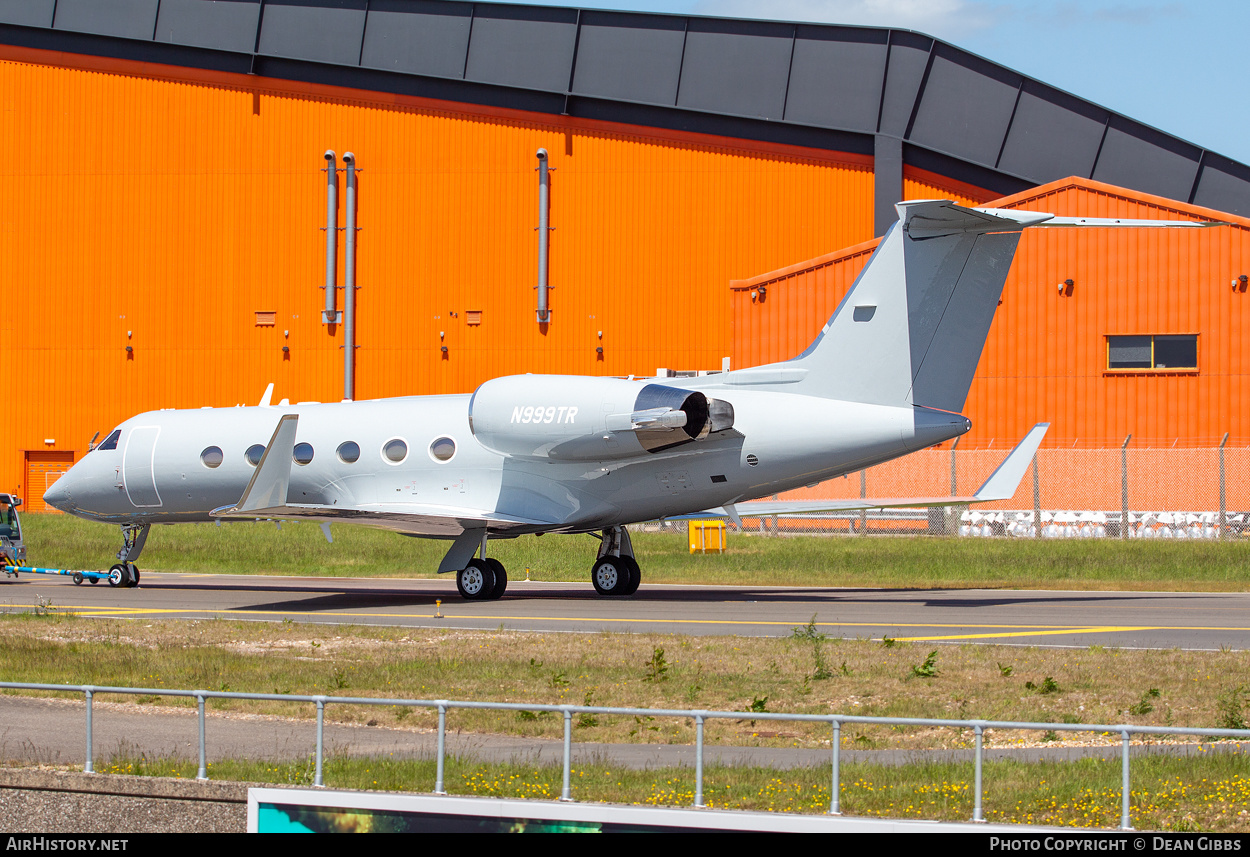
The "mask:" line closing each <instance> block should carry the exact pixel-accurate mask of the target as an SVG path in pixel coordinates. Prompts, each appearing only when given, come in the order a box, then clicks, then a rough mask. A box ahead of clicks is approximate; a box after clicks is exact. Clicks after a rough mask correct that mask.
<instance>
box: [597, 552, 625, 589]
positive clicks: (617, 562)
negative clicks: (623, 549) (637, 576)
mask: <svg viewBox="0 0 1250 857" xmlns="http://www.w3.org/2000/svg"><path fill="white" fill-rule="evenodd" d="M590 582H591V583H593V584H594V585H595V592H598V593H599V594H600V595H624V594H625V590H626V589H627V588H628V587H629V569H628V567H627V566H626V564H625V563H623V562H622V561H621V559H620V558H619V557H614V556H602V557H599V559H597V560H595V564H594V565H593V566H591V568H590Z"/></svg>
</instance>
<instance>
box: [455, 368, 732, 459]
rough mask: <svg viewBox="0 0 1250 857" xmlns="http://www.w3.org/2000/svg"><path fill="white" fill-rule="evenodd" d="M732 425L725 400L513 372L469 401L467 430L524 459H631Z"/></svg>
mask: <svg viewBox="0 0 1250 857" xmlns="http://www.w3.org/2000/svg"><path fill="white" fill-rule="evenodd" d="M732 425H733V407H732V406H731V405H730V404H729V403H728V402H723V401H715V400H712V399H708V398H707V396H705V395H703V394H702V393H700V392H698V391H697V390H683V389H680V388H677V387H666V386H664V385H662V384H647V383H645V382H640V381H625V380H621V379H619V378H587V377H584V376H577V375H512V376H509V377H507V378H495V379H494V380H491V381H487V382H486V383H485V384H483V385H482V386H480V387H478V388H477V392H475V393H474V394H473V398H472V400H471V401H470V402H469V428H470V430H472V432H473V436H474V437H476V438H477V439H478V442H480V443H481V444H482V445H483V446H485V447H486V448H487V449H490V450H494V451H495V452H500V453H504V454H507V455H517V456H524V457H526V458H548V459H554V460H561V461H606V460H612V459H619V458H629V457H632V456H637V455H644V454H646V453H654V452H660V451H661V450H664V449H669V448H671V447H674V446H678V445H680V444H683V443H691V442H693V441H696V440H701V439H703V438H705V437H707V436H708V434H709V433H711V432H713V431H720V430H721V429H725V428H730V427H731V426H732Z"/></svg>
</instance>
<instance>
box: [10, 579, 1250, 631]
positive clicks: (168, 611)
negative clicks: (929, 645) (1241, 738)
mask: <svg viewBox="0 0 1250 857" xmlns="http://www.w3.org/2000/svg"><path fill="white" fill-rule="evenodd" d="M46 604H51V605H53V606H54V607H55V608H56V609H58V610H61V611H66V612H71V611H72V612H74V613H76V614H78V615H81V616H87V617H109V618H133V619H204V618H209V617H216V616H220V617H230V618H236V619H250V620H257V621H281V620H283V619H291V620H293V621H297V622H317V623H327V624H352V625H361V624H378V625H393V626H402V627H425V628H465V629H500V628H502V629H508V630H524V631H548V632H560V631H565V632H587V631H590V632H597V631H603V630H609V631H616V632H646V633H663V634H695V635H718V634H737V635H742V636H789V635H790V633H791V631H792V629H793V628H795V627H797V626H801V625H806V624H807V623H808V621H809V620H811V619H812V617H813V616H815V617H816V623H817V627H818V629H819V630H820V631H821V632H823V633H825V634H829V635H831V636H839V637H844V638H865V639H880V638H881V637H883V636H888V637H893V638H895V639H898V640H900V641H924V642H943V641H946V642H959V643H964V642H971V643H978V642H982V643H1007V644H1020V645H1034V646H1036V645H1041V646H1078V647H1086V646H1091V645H1101V646H1109V647H1111V646H1114V647H1122V648H1165V649H1171V648H1181V649H1208V650H1216V649H1238V650H1240V649H1247V648H1250V593H1240V592H1218V593H1184V592H1073V591H1057V590H1044V591H1043V590H1033V591H1022V590H984V589H954V590H952V589H946V590H938V589H902V590H889V589H868V588H863V589H857V588H842V589H836V588H817V587H780V586H767V587H764V586H761V587H749V586H735V587H725V586H719V587H718V586H676V585H665V584H647V583H645V582H644V583H643V586H642V588H640V589H639V590H638V593H637V594H636V595H634V596H633V597H631V598H623V599H606V598H601V597H599V596H597V595H596V594H595V592H594V589H593V588H592V587H591V586H590V584H589V583H543V582H534V581H525V580H513V581H512V582H510V583H509V585H508V591H507V593H506V594H505V595H504V597H503V598H501V599H499V600H497V601H486V602H470V601H464V600H462V599H461V598H460V597H459V596H458V595H457V594H456V588H455V582H454V580H452V578H451V577H446V578H443V579H439V580H379V579H363V578H355V579H351V578H298V577H265V576H259V575H247V576H243V575H207V574H158V573H155V572H144V573H143V576H142V585H141V586H140V587H139V588H137V589H115V588H112V587H110V586H108V584H107V583H101V584H99V585H96V586H92V585H89V584H87V583H84V584H82V585H81V586H75V585H74V584H73V582H72V581H71V580H70V578H68V577H63V576H54V575H24V576H22V577H20V578H19V579H17V580H8V581H6V582H3V583H0V610H7V611H9V612H22V611H26V610H33V609H39V608H40V606H41V605H46Z"/></svg>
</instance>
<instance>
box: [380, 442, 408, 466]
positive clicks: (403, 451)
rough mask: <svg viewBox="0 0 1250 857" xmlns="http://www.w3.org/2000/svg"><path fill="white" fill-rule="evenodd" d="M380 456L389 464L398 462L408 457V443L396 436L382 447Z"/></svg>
mask: <svg viewBox="0 0 1250 857" xmlns="http://www.w3.org/2000/svg"><path fill="white" fill-rule="evenodd" d="M382 457H383V458H385V459H386V460H387V461H389V462H390V463H391V464H399V463H400V462H401V461H403V460H404V459H405V458H407V457H408V444H407V443H405V442H404V440H403V439H402V438H398V437H397V438H393V439H391V440H388V441H387V442H386V443H385V444H384V445H383V447H382Z"/></svg>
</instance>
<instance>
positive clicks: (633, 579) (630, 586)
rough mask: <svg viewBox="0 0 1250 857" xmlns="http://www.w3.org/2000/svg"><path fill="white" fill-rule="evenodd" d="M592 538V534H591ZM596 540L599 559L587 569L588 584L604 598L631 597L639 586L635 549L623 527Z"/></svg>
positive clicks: (616, 528) (639, 578)
mask: <svg viewBox="0 0 1250 857" xmlns="http://www.w3.org/2000/svg"><path fill="white" fill-rule="evenodd" d="M592 535H593V533H592ZM596 538H598V539H599V556H598V557H596V558H595V564H594V565H592V566H591V567H590V582H591V583H593V584H594V585H595V592H598V593H599V594H600V595H604V596H622V595H633V594H634V593H635V592H637V591H638V585H639V584H640V583H642V570H641V569H640V568H639V567H638V561H637V560H636V559H634V546H633V544H632V543H631V542H630V540H629V531H628V530H626V529H625V528H624V527H609V528H608V529H606V530H604V531H603V535H602V536H596Z"/></svg>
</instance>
